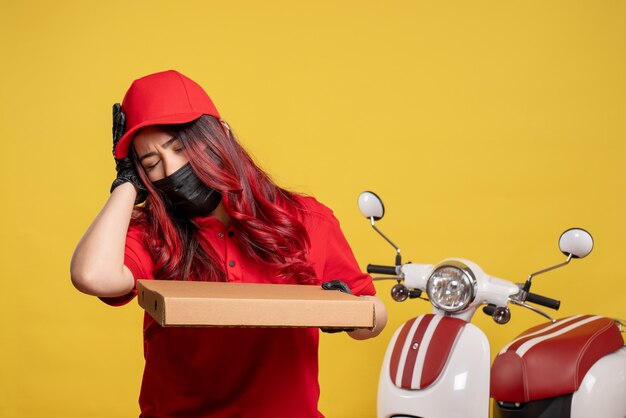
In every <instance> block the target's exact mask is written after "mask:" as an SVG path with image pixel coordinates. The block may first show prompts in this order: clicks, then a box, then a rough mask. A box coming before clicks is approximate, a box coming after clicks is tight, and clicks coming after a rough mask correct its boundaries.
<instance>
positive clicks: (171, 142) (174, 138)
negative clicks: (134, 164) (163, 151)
mask: <svg viewBox="0 0 626 418" xmlns="http://www.w3.org/2000/svg"><path fill="white" fill-rule="evenodd" d="M177 139H178V138H176V137H174V136H173V137H171V138H170V139H168V140H167V141H165V142H164V143H163V145H161V147H163V148H167V147H169V146H170V145H172V144H173V143H174V141H176V140H177ZM155 155H157V153H156V152H154V151H150V152H148V153H146V154H144V155H142V156H141V157H139V162H142V161H143V160H145V159H146V158H149V157H152V156H155Z"/></svg>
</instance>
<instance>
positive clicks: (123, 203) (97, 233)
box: [70, 183, 137, 297]
mask: <svg viewBox="0 0 626 418" xmlns="http://www.w3.org/2000/svg"><path fill="white" fill-rule="evenodd" d="M136 197H137V190H136V189H135V186H133V185H132V184H131V183H124V184H121V185H119V186H118V187H116V188H115V189H114V190H113V192H112V193H111V195H110V197H109V199H108V200H107V202H106V204H105V205H104V207H103V208H102V210H101V211H100V213H99V214H98V216H96V219H94V221H93V222H92V223H91V225H90V226H89V228H88V229H87V231H86V232H85V234H84V235H83V237H82V238H81V240H80V242H79V243H78V245H77V246H76V249H75V250H74V255H73V256H72V261H71V264H70V275H71V277H72V283H73V284H74V286H75V287H76V288H77V289H78V290H80V291H81V292H83V293H87V294H89V295H94V296H102V297H111V296H123V295H126V294H128V293H129V292H130V291H131V290H132V289H133V287H134V286H135V281H134V278H133V275H132V273H131V272H130V270H129V269H128V268H127V267H126V266H124V247H125V242H126V233H127V231H128V225H129V224H130V218H131V215H132V212H133V206H134V203H135V199H136Z"/></svg>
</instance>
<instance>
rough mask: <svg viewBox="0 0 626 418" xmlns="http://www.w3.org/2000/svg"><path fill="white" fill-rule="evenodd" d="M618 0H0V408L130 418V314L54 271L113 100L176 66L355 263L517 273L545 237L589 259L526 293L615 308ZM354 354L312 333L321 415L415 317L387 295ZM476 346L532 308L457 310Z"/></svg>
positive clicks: (621, 230)
mask: <svg viewBox="0 0 626 418" xmlns="http://www.w3.org/2000/svg"><path fill="white" fill-rule="evenodd" d="M625 22H626V3H625V2H624V1H618V0H612V1H584V2H581V1H569V0H567V1H565V0H564V1H524V2H521V1H452V0H449V1H408V0H407V1H388V2H374V1H368V0H359V1H330V0H322V1H315V2H290V1H264V2H260V1H223V2H215V1H195V2H190V1H180V2H170V1H167V2H166V1H145V0H139V1H118V0H114V1H106V2H83V1H58V2H45V1H11V2H9V1H2V5H1V10H0V48H1V49H0V52H1V59H2V66H1V67H2V69H1V70H0V75H1V76H2V78H1V82H0V86H1V87H0V95H1V96H0V98H1V101H0V118H1V123H0V141H1V143H0V144H1V147H0V155H1V156H2V157H1V158H2V163H1V164H0V176H1V178H0V181H1V182H2V193H1V194H0V199H1V201H0V203H1V212H0V222H1V223H0V231H1V237H2V239H1V242H0V245H1V247H0V263H1V266H2V279H1V282H0V296H1V302H0V318H1V319H2V325H1V331H0V416H2V417H49V418H51V417H64V418H67V417H129V416H137V415H138V410H137V406H136V399H137V394H138V391H139V384H140V378H141V371H142V366H143V364H142V360H143V359H142V351H141V350H142V346H141V315H142V312H141V311H140V308H139V307H138V306H137V305H136V303H134V302H133V303H131V304H130V305H128V306H126V307H123V308H111V307H108V306H106V305H104V304H102V303H100V302H99V301H98V300H97V299H95V298H92V297H88V296H85V295H82V294H80V293H78V292H77V291H76V290H75V289H74V288H73V287H72V285H71V284H70V279H69V273H68V270H69V267H68V266H69V260H70V257H71V254H72V251H73V249H74V246H75V245H76V243H77V241H78V240H79V238H80V236H81V235H82V233H83V232H84V230H85V229H86V228H87V226H88V225H89V223H90V222H91V220H92V219H93V218H94V216H95V215H96V213H97V212H98V210H99V209H100V207H101V205H102V204H103V203H104V201H105V200H106V198H107V196H108V190H109V186H110V183H111V181H112V180H113V177H114V167H113V160H112V158H111V140H110V135H111V125H110V119H111V115H110V112H111V105H112V103H114V102H115V101H121V99H122V97H123V94H124V92H125V91H126V89H127V88H128V86H129V85H130V83H131V82H132V80H133V79H135V78H138V77H140V76H143V75H145V74H148V73H151V72H155V71H160V70H165V69H169V68H175V69H178V70H180V71H181V72H183V73H184V74H186V75H188V76H190V77H191V78H193V79H195V80H196V81H197V82H199V83H200V84H201V85H202V86H204V87H205V89H206V90H207V91H208V92H209V94H210V95H211V96H212V98H213V99H214V101H215V102H216V104H217V106H218V109H220V111H221V113H222V115H223V116H224V118H225V119H226V120H228V121H229V122H230V124H231V125H232V126H233V128H234V129H235V131H236V133H237V134H238V136H239V138H240V140H241V142H242V143H243V144H244V145H245V146H246V147H247V148H248V149H249V150H250V151H251V152H252V154H254V155H255V157H256V159H257V160H258V162H259V164H260V165H261V166H262V167H264V168H265V169H266V170H267V171H268V172H270V173H271V175H272V176H273V177H274V178H275V180H276V181H277V182H278V183H280V184H282V185H284V186H287V187H288V188H291V189H293V190H298V191H302V192H305V193H309V194H312V195H315V196H316V197H318V199H319V200H321V201H322V202H324V203H326V204H327V205H328V206H330V207H332V208H333V209H334V210H335V213H336V215H337V216H338V218H339V219H340V221H341V222H342V226H343V229H344V232H345V234H346V236H347V237H348V240H349V241H350V242H351V244H352V246H353V249H354V251H355V254H356V256H357V258H358V260H359V262H360V263H361V264H362V266H363V267H364V266H365V265H366V264H367V263H378V264H388V263H392V262H393V250H392V249H391V247H389V246H388V245H387V244H386V243H385V242H384V241H383V240H382V239H380V238H379V237H378V236H376V235H375V233H374V232H373V231H372V230H371V228H370V227H369V225H368V222H367V221H366V220H365V219H362V218H361V216H360V214H359V212H358V210H357V206H356V198H357V195H358V193H359V192H361V191H362V190H374V191H376V192H377V193H378V194H379V195H380V196H382V197H383V199H384V200H385V204H386V207H387V215H386V218H385V219H384V220H383V221H381V222H380V223H379V226H380V228H381V229H383V231H385V233H386V234H388V235H389V236H390V237H391V238H392V239H393V240H394V241H396V242H397V243H398V244H399V245H400V246H401V248H402V251H403V254H404V257H405V258H404V259H405V260H406V261H409V260H412V261H414V262H426V263H435V262H437V261H439V260H441V259H443V258H445V257H451V256H460V257H464V258H469V259H471V260H474V261H475V262H477V263H479V264H480V265H481V266H482V267H483V268H484V269H485V270H486V271H487V272H489V273H491V274H493V275H496V276H500V277H507V278H510V279H512V280H515V281H522V280H524V279H525V278H526V276H527V275H528V274H529V273H531V272H532V271H536V270H539V269H541V268H543V267H546V266H548V265H550V264H554V263H557V262H560V261H561V260H562V257H561V255H560V253H559V251H558V249H557V245H556V243H557V239H558V237H559V235H560V233H561V232H562V231H563V230H564V229H566V228H568V227H570V226H582V227H585V228H588V229H589V230H590V231H591V232H592V233H593V235H594V237H595V248H594V252H593V253H592V254H591V256H589V258H587V259H585V260H582V261H576V262H574V263H573V265H570V266H568V267H567V268H566V269H563V270H560V271H557V272H554V273H551V274H549V275H547V276H541V277H539V278H537V279H536V281H535V286H534V290H535V291H536V292H538V293H543V294H546V295H549V296H553V297H557V298H560V299H562V301H563V304H562V309H561V311H560V312H559V315H561V316H565V315H570V314H574V313H579V312H584V313H598V314H605V315H612V316H617V317H622V318H623V317H626V312H625V309H624V302H623V298H624V276H625V275H624V272H623V270H624V263H623V260H624V252H625V251H626V246H625V245H624V236H626V222H625V221H624V214H625V212H624V205H625V203H626V197H625V195H624V192H625V186H624V184H625V182H626V176H625V174H626V164H625V153H624V152H625V150H626V145H625V141H624V137H625V133H626V122H625V118H624V115H625V111H626V105H625V104H626V54H625V52H626V51H625V46H626V24H625ZM391 285H392V283H391V282H382V283H377V288H378V291H379V294H380V295H381V297H382V298H383V300H384V301H386V302H387V306H388V310H389V317H390V321H389V322H390V323H389V326H388V328H387V329H386V330H385V331H384V333H383V334H382V335H381V336H380V337H379V338H378V339H376V340H372V341H366V342H357V341H352V340H351V339H349V338H348V337H346V336H345V335H324V336H323V337H322V342H321V358H320V362H321V371H320V382H321V388H322V397H321V402H320V407H321V409H322V411H323V412H324V413H325V414H326V415H327V416H328V417H331V418H332V417H374V416H375V402H376V387H377V381H378V373H379V364H380V362H381V360H382V356H383V353H384V350H385V347H386V343H387V341H388V340H389V338H390V337H391V334H392V333H393V330H394V329H395V328H396V327H397V326H398V325H399V324H401V323H402V322H404V321H405V320H406V319H408V318H410V317H411V316H415V315H417V314H420V313H424V312H428V311H429V305H428V304H427V303H425V302H422V301H408V302H404V303H402V304H399V303H396V302H393V301H391V299H390V297H389V289H390V287H391ZM474 322H475V323H477V324H478V325H479V326H481V327H483V329H484V330H485V331H486V333H487V334H488V336H489V338H490V339H491V342H492V352H494V351H497V349H498V347H502V345H504V344H505V342H506V341H507V340H509V339H510V338H512V337H514V336H515V335H517V334H518V333H519V332H521V331H522V330H523V329H525V328H526V327H529V326H531V325H535V324H538V323H540V322H542V318H541V317H539V316H537V315H535V314H532V313H530V312H528V311H525V310H521V309H519V308H517V309H516V308H514V309H513V319H512V320H511V322H510V323H509V324H508V325H507V326H498V325H496V324H495V323H493V322H492V321H491V320H490V319H489V318H487V317H485V316H484V315H482V314H480V313H478V314H477V315H476V318H475V320H474Z"/></svg>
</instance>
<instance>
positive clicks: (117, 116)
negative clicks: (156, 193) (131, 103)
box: [111, 103, 148, 204]
mask: <svg viewBox="0 0 626 418" xmlns="http://www.w3.org/2000/svg"><path fill="white" fill-rule="evenodd" d="M125 125H126V115H124V112H122V107H121V106H120V104H119V103H115V104H114V105H113V155H115V147H116V146H117V143H118V142H119V140H120V138H121V137H122V136H123V135H124V127H125ZM115 171H117V178H116V179H115V180H113V184H111V192H113V190H114V189H115V188H116V187H117V186H119V185H121V184H124V183H131V184H132V185H133V186H135V189H136V190H137V197H136V198H135V204H137V203H141V202H143V201H144V200H146V197H148V191H147V190H146V187H145V186H144V185H143V183H142V182H141V179H140V178H139V175H138V174H137V171H136V170H135V166H134V164H133V162H132V160H131V159H130V156H126V157H124V158H121V159H117V158H115Z"/></svg>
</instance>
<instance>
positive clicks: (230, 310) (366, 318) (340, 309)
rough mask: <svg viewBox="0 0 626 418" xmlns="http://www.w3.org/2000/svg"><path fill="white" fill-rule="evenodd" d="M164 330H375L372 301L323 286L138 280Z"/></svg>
mask: <svg viewBox="0 0 626 418" xmlns="http://www.w3.org/2000/svg"><path fill="white" fill-rule="evenodd" d="M137 291H138V300H139V305H140V306H141V307H142V308H144V309H145V310H146V312H148V313H149V314H150V315H151V316H152V317H153V318H154V319H155V320H156V321H157V322H158V323H159V324H161V325H162V326H236V327H328V328H372V327H373V326H374V324H375V318H374V302H373V301H372V300H367V299H361V298H358V297H356V296H353V295H348V294H345V293H341V292H339V291H332V290H323V289H322V288H321V287H319V286H305V285H283V284H257V283H221V282H220V283H215V282H187V281H175V280H138V281H137Z"/></svg>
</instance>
